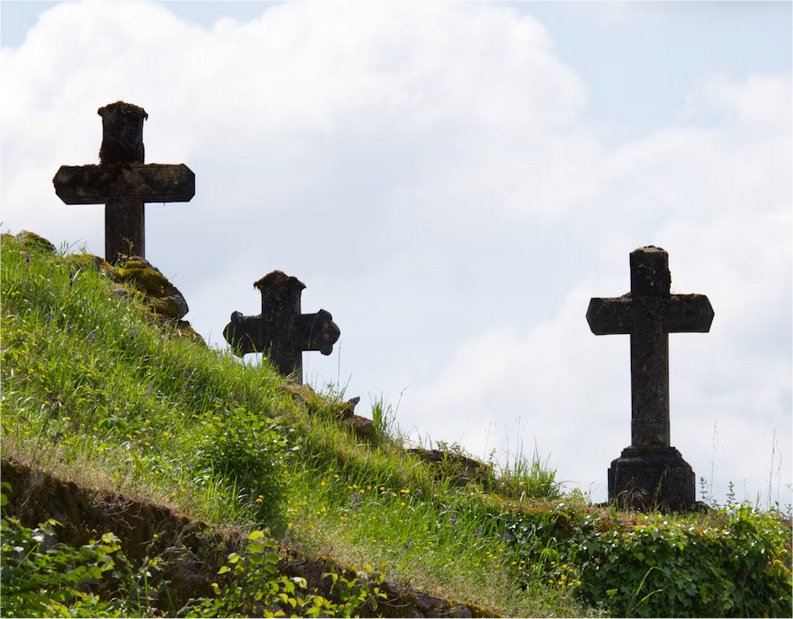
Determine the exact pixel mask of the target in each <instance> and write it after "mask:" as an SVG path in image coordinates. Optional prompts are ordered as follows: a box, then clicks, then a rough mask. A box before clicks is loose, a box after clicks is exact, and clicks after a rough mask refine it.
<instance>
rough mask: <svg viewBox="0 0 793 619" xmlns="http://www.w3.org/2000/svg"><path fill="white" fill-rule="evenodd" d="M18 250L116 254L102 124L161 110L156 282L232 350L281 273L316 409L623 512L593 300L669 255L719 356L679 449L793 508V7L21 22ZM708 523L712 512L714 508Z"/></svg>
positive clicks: (9, 61) (5, 125)
mask: <svg viewBox="0 0 793 619" xmlns="http://www.w3.org/2000/svg"><path fill="white" fill-rule="evenodd" d="M0 20H1V22H2V24H1V25H2V28H1V31H2V41H1V43H2V49H0V88H2V90H1V92H2V95H0V147H1V149H0V155H1V164H2V167H1V168H0V180H1V181H2V182H1V183H0V209H2V216H1V219H2V229H3V230H4V231H11V232H18V231H19V230H22V229H28V230H33V231H35V232H37V233H39V234H42V235H43V236H45V237H47V238H49V239H50V240H51V241H53V242H54V243H55V244H56V245H58V246H60V247H63V248H69V250H72V251H77V250H80V249H85V250H87V251H90V252H93V253H97V254H101V253H102V252H103V251H104V241H103V208H102V207H101V206H100V205H80V206H66V205H65V204H63V203H62V202H61V201H60V200H59V199H58V198H57V196H55V193H54V191H53V187H52V177H53V175H54V174H55V171H56V170H57V169H58V167H59V166H60V165H63V164H68V165H81V164H88V163H98V149H99V145H100V142H101V119H100V118H99V116H98V115H97V114H96V110H97V109H98V108H99V107H101V106H103V105H105V104H107V103H110V102H113V101H117V100H124V101H127V102H130V103H134V104H137V105H140V106H142V107H144V108H145V110H146V111H147V113H148V115H149V118H148V120H147V121H146V123H145V126H144V143H145V148H146V161H147V162H152V163H185V164H187V165H188V166H189V167H190V168H191V169H192V170H193V171H194V172H195V174H196V195H195V197H194V198H193V199H192V201H190V202H189V203H173V204H149V205H147V206H146V257H147V258H148V259H149V260H150V261H151V262H152V263H153V264H154V265H156V266H157V267H158V268H159V269H160V270H161V271H162V272H163V273H164V274H165V275H166V276H167V277H169V278H170V279H171V281H172V282H173V283H174V284H175V285H176V286H177V287H178V288H179V289H180V290H181V291H182V293H183V294H184V295H185V297H186V299H187V301H188V303H189V305H190V312H189V314H188V315H187V316H186V318H187V319H188V320H190V321H191V323H192V324H193V326H194V327H195V328H196V329H197V330H198V331H199V332H200V333H201V334H202V335H203V336H204V338H205V339H206V340H207V341H208V342H209V343H210V344H211V345H212V346H215V347H217V348H220V349H225V348H226V344H225V342H224V340H223V337H222V331H223V327H224V326H225V325H226V323H227V322H228V320H229V315H230V314H231V312H232V311H235V310H236V311H241V312H243V313H244V314H248V315H252V314H257V313H258V312H259V311H260V298H259V295H258V292H257V291H256V290H254V288H253V287H252V284H253V282H254V281H256V280H258V279H259V278H261V277H262V276H263V275H265V274H266V273H269V272H270V271H272V270H274V269H280V270H283V271H285V272H286V273H288V274H290V275H294V276H296V277H298V278H299V279H300V280H301V281H303V282H304V283H305V284H306V289H305V291H304V293H303V311H304V312H314V311H317V310H318V309H320V308H323V309H325V310H328V311H329V312H331V313H332V314H333V317H334V320H335V322H336V323H337V324H338V325H339V327H340V329H341V338H340V340H339V342H338V343H337V344H336V346H335V348H334V352H333V354H332V355H330V356H328V357H324V356H322V355H320V354H319V353H306V354H304V357H303V358H304V361H303V363H304V375H305V378H306V381H307V382H308V383H310V384H311V385H312V386H314V387H315V388H316V389H318V390H333V391H335V392H342V393H343V395H344V397H345V398H349V397H353V396H361V398H362V401H361V404H360V405H359V407H358V410H357V412H358V413H359V414H363V415H367V416H368V415H370V411H371V404H372V402H374V401H377V400H381V399H382V401H384V402H385V404H386V405H387V406H390V407H391V410H392V411H393V412H394V415H395V422H396V423H397V424H398V425H399V427H400V428H401V430H402V431H403V432H404V433H406V434H409V435H411V436H412V437H413V438H414V440H416V441H421V442H422V444H424V445H425V446H429V445H437V444H438V442H440V441H443V442H446V443H449V444H452V443H458V444H459V445H461V446H462V447H464V448H465V449H466V450H468V451H469V452H470V453H472V454H473V455H475V456H477V457H479V458H483V459H488V458H491V457H492V458H493V459H494V460H495V461H496V462H497V463H499V464H500V465H501V466H510V465H511V464H514V463H515V462H516V461H517V460H518V459H519V458H520V457H526V458H529V459H530V458H532V456H533V454H535V453H536V454H538V456H539V457H540V458H541V460H542V461H543V462H544V463H545V464H546V466H548V467H550V468H553V469H555V470H556V472H557V479H558V480H560V481H563V482H565V484H566V485H565V487H566V488H567V489H574V488H578V489H581V490H582V491H583V492H585V493H587V494H588V495H589V496H590V497H591V498H592V500H594V501H603V500H605V499H606V471H607V469H608V466H609V464H610V462H611V460H612V459H614V458H616V457H618V456H619V455H620V452H621V450H622V449H623V448H625V447H627V446H628V445H629V444H630V360H629V338H628V336H617V335H615V336H603V337H599V336H595V335H593V334H592V333H591V332H590V330H589V328H588V325H587V322H586V319H585V314H586V310H587V306H588V303H589V299H590V298H591V297H614V296H619V295H621V294H623V293H625V292H627V291H628V289H629V270H628V254H629V253H630V252H631V251H632V250H633V249H635V248H637V247H640V246H644V245H656V246H660V247H663V248H664V249H666V250H667V251H668V252H669V262H670V270H671V273H672V291H673V292H676V293H694V292H695V293H700V294H705V295H707V296H708V297H709V299H710V301H711V303H712V305H713V307H714V310H715V319H714V321H713V325H712V328H711V331H710V333H708V334H701V333H683V334H672V335H671V336H670V389H671V435H672V445H674V446H675V447H677V448H678V450H679V451H680V452H681V453H682V455H683V457H684V458H685V459H686V461H688V462H689V463H690V464H691V466H692V467H693V469H694V471H695V474H696V475H697V478H698V479H700V478H702V479H703V480H704V485H705V487H706V488H707V490H708V492H709V493H710V494H711V495H712V496H713V497H715V498H716V499H717V500H722V501H723V499H724V497H725V495H726V493H727V492H728V484H729V483H730V482H732V483H733V484H734V487H735V492H736V494H737V496H738V498H740V499H748V500H751V501H759V503H760V504H761V505H763V506H767V505H769V504H773V503H774V502H775V501H779V503H780V504H781V505H783V506H784V505H786V504H789V503H790V502H791V451H793V449H792V446H791V441H792V440H793V437H792V436H791V425H792V424H791V421H792V415H791V412H792V410H791V409H792V406H793V404H792V401H791V375H792V372H791V370H792V368H791V341H792V340H791V322H792V321H791V300H792V298H793V290H792V286H791V282H792V279H793V278H792V273H791V271H792V266H793V256H792V255H791V245H792V244H791V241H792V240H793V237H792V235H791V232H792V231H793V228H792V227H791V214H792V213H793V209H791V197H792V196H791V193H792V183H791V180H792V179H791V170H792V169H793V166H792V165H791V164H793V161H792V159H793V158H792V157H791V150H792V148H793V147H792V144H793V142H792V140H791V137H792V134H793V130H792V127H791V47H792V45H791V3H789V2H771V3H763V2H746V3H742V2H728V3H717V2H704V3H694V2H634V3H611V2H583V3H581V2H562V3H544V2H515V3H508V2H433V1H432V0H429V1H425V2H399V3H397V2H360V1H358V2H353V1H347V2H342V1H333V0H331V1H323V2H289V3H265V2H143V1H139V2H138V1H136V2H123V1H117V2H97V1H93V2H90V1H81V2H14V1H9V0H2V2H0ZM698 496H699V484H698Z"/></svg>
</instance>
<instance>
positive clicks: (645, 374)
mask: <svg viewBox="0 0 793 619" xmlns="http://www.w3.org/2000/svg"><path fill="white" fill-rule="evenodd" d="M630 270H631V291H630V292H629V293H627V294H625V295H623V296H621V297H617V298H610V299H599V298H593V299H592V300H591V301H590V303H589V309H588V310H587V314H586V318H587V322H589V327H590V329H591V330H592V332H593V333H594V334H595V335H612V334H628V335H630V349H631V446H630V447H629V448H627V449H626V450H625V451H623V454H622V457H621V458H618V459H617V460H615V461H614V462H612V469H610V470H609V498H610V499H611V498H615V497H616V496H617V495H618V494H619V493H620V492H621V491H622V490H625V489H627V488H625V487H623V486H624V485H625V484H629V483H631V479H628V477H630V475H626V474H625V473H630V474H631V475H633V474H634V473H636V474H635V475H633V479H632V482H633V485H634V486H636V487H635V488H634V489H636V490H642V491H644V492H645V493H646V494H647V495H648V496H645V497H644V502H645V506H648V505H649V504H650V502H651V501H653V500H656V502H657V503H661V504H663V505H665V506H667V507H671V508H673V509H677V508H680V507H684V506H685V505H686V504H688V503H693V501H694V480H693V471H691V469H690V467H689V466H688V464H687V463H685V461H684V460H683V459H682V457H681V456H680V454H679V452H677V450H676V449H674V447H671V442H670V430H669V334H670V333H683V332H688V333H691V332H698V333H707V332H708V331H709V330H710V325H711V323H712V322H713V316H714V314H713V308H712V307H711V304H710V301H709V300H708V298H707V297H706V296H704V295H701V294H671V292H670V289H671V275H670V273H669V256H668V254H667V253H666V252H665V251H664V250H663V249H661V248H659V247H653V246H649V247H640V248H639V249H637V250H635V251H633V252H631V254H630ZM620 466H621V468H622V469H623V475H622V477H623V480H624V482H625V484H621V483H620V481H619V479H617V478H618V477H619V475H618V469H619V468H620ZM670 467H671V468H670ZM675 467H677V468H678V469H679V471H678V472H679V473H680V479H679V480H677V481H680V485H681V486H684V488H682V489H681V488H678V490H679V492H678V491H677V490H674V489H669V490H668V491H667V490H664V489H663V488H660V490H659V484H661V485H663V484H662V483H661V482H662V481H663V479H664V477H667V478H668V479H667V480H666V481H665V482H664V483H666V485H667V486H670V484H671V485H672V486H673V485H675V483H677V481H676V480H675V478H674V473H675V470H677V469H675ZM685 467H688V470H687V471H684V470H683V469H685ZM650 469H652V471H651V472H650V473H648V471H650ZM656 469H657V470H656ZM688 471H690V474H689V472H688ZM656 473H657V475H656ZM656 477H659V478H658V479H656ZM648 485H649V486H652V487H649V488H648V487H646V486H648ZM670 488H671V486H670ZM659 492H660V494H659ZM653 494H655V496H652V495H653Z"/></svg>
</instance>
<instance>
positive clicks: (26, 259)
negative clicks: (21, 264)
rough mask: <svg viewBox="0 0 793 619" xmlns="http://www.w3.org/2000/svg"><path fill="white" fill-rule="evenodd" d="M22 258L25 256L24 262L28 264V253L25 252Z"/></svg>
mask: <svg viewBox="0 0 793 619" xmlns="http://www.w3.org/2000/svg"><path fill="white" fill-rule="evenodd" d="M24 256H25V262H30V254H29V253H28V252H25V253H24Z"/></svg>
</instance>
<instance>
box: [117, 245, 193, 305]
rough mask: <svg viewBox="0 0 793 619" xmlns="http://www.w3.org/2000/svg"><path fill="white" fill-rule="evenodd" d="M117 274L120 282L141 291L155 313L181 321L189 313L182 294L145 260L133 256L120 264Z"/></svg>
mask: <svg viewBox="0 0 793 619" xmlns="http://www.w3.org/2000/svg"><path fill="white" fill-rule="evenodd" d="M115 274H116V278H117V279H118V280H119V281H121V282H125V283H128V284H132V285H133V286H135V288H137V289H138V290H140V291H141V292H142V293H143V294H144V295H145V297H146V303H147V305H149V307H151V309H152V310H153V311H154V312H155V313H157V314H160V315H162V316H165V317H167V318H171V319H174V320H179V319H181V318H182V317H184V315H185V314H187V312H188V311H189V308H188V306H187V301H186V300H185V298H184V296H183V295H182V293H181V292H179V290H178V289H177V288H176V286H174V285H173V284H172V283H171V282H170V281H168V278H167V277H165V275H163V274H162V273H161V272H160V270H159V269H157V268H156V267H155V266H153V265H152V264H151V263H150V262H149V261H148V260H146V259H145V258H140V257H138V256H133V257H131V258H128V259H126V260H124V261H122V262H120V263H119V264H118V266H116V268H115Z"/></svg>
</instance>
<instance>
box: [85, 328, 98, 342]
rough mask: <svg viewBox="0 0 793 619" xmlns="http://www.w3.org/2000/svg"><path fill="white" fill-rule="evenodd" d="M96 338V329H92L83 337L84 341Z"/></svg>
mask: <svg viewBox="0 0 793 619" xmlns="http://www.w3.org/2000/svg"><path fill="white" fill-rule="evenodd" d="M95 337H96V329H92V330H91V331H89V332H88V335H86V336H85V339H87V340H92V339H94V338H95Z"/></svg>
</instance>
